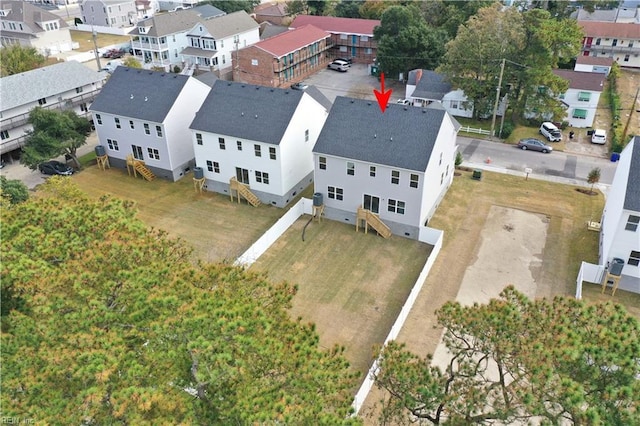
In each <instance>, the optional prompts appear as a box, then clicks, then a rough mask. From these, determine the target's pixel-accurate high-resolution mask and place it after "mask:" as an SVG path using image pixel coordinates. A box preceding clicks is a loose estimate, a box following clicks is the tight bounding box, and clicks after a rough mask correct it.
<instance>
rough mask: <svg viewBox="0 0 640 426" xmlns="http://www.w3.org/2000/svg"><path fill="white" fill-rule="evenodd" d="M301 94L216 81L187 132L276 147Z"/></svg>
mask: <svg viewBox="0 0 640 426" xmlns="http://www.w3.org/2000/svg"><path fill="white" fill-rule="evenodd" d="M303 93H304V92H303V91H300V90H289V89H276V88H270V87H264V86H255V85H252V84H243V83H232V82H230V81H222V80H218V81H216V83H215V84H214V85H213V88H212V89H211V92H209V95H208V96H207V99H205V101H204V103H203V104H202V107H201V108H200V111H198V112H197V113H196V118H195V119H194V120H193V122H192V123H191V126H190V128H191V129H193V130H198V131H202V132H210V133H217V134H221V135H228V136H232V137H237V138H240V139H249V140H254V141H261V142H266V143H270V144H273V145H278V144H279V143H280V140H281V139H282V136H283V135H284V132H285V130H286V129H287V127H288V126H289V122H290V121H291V118H292V117H293V113H294V112H295V110H296V108H297V107H298V104H299V102H300V99H302V95H303Z"/></svg>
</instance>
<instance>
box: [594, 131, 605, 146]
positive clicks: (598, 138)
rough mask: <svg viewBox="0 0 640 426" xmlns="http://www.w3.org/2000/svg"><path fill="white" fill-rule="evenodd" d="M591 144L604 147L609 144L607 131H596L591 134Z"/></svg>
mask: <svg viewBox="0 0 640 426" xmlns="http://www.w3.org/2000/svg"><path fill="white" fill-rule="evenodd" d="M591 143H597V144H598V145H604V144H605V143H607V131H606V130H602V129H595V130H594V131H593V133H592V134H591Z"/></svg>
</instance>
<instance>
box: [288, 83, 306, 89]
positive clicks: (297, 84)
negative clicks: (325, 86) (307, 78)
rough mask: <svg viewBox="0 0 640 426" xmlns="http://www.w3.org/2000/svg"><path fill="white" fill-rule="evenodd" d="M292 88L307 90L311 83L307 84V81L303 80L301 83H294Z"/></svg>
mask: <svg viewBox="0 0 640 426" xmlns="http://www.w3.org/2000/svg"><path fill="white" fill-rule="evenodd" d="M291 88H292V89H293V90H307V89H308V88H309V85H308V84H305V83H302V82H300V83H293V84H292V85H291Z"/></svg>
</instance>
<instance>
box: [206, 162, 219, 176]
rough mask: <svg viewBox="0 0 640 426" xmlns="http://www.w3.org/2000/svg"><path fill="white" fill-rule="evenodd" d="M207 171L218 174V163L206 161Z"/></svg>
mask: <svg viewBox="0 0 640 426" xmlns="http://www.w3.org/2000/svg"><path fill="white" fill-rule="evenodd" d="M207 170H209V171H210V172H214V173H220V163H218V162H217V161H211V160H207Z"/></svg>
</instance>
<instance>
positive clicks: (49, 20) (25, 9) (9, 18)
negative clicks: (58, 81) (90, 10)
mask: <svg viewBox="0 0 640 426" xmlns="http://www.w3.org/2000/svg"><path fill="white" fill-rule="evenodd" d="M0 25H1V27H2V28H1V31H0V41H1V44H2V45H3V46H4V45H7V44H20V45H22V46H27V47H34V48H36V49H37V50H38V51H39V52H40V53H42V54H44V55H49V54H55V53H60V52H68V51H70V50H72V49H73V40H71V33H69V26H68V25H67V23H66V22H65V21H64V19H62V18H60V17H59V16H57V15H55V14H53V13H51V12H49V11H48V10H44V9H41V8H39V7H38V6H36V5H34V4H32V3H27V2H24V1H0Z"/></svg>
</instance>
